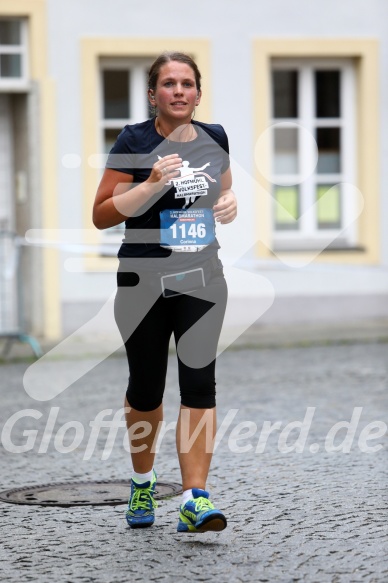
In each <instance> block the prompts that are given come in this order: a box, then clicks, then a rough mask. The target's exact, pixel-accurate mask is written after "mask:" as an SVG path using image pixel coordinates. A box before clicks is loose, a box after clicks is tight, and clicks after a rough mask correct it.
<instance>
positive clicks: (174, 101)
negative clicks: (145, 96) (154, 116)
mask: <svg viewBox="0 0 388 583" xmlns="http://www.w3.org/2000/svg"><path fill="white" fill-rule="evenodd" d="M154 96H155V102H154V103H155V105H156V107H157V108H158V116H159V117H164V118H170V119H175V120H179V121H180V122H182V123H184V122H186V123H188V122H189V121H190V120H191V115H192V112H193V111H194V108H195V106H196V105H198V104H199V102H200V99H201V92H200V91H198V89H197V86H196V84H195V75H194V71H193V69H192V68H191V67H190V66H189V65H186V63H180V62H179V61H170V62H168V63H166V64H165V65H163V66H162V67H161V68H160V71H159V76H158V81H157V84H156V90H155V91H154Z"/></svg>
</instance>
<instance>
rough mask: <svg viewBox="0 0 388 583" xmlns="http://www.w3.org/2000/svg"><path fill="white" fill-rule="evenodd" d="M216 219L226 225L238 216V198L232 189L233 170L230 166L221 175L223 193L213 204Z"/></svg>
mask: <svg viewBox="0 0 388 583" xmlns="http://www.w3.org/2000/svg"><path fill="white" fill-rule="evenodd" d="M213 211H214V219H215V220H216V221H218V222H220V223H221V225H226V224H227V223H231V222H232V221H234V219H235V218H236V216H237V200H236V197H235V194H234V192H233V190H232V172H231V170H230V167H229V168H228V169H227V170H226V172H224V173H223V174H222V175H221V193H220V196H219V197H218V199H217V202H216V204H215V205H214V206H213Z"/></svg>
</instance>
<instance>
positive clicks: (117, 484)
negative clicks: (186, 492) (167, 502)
mask: <svg viewBox="0 0 388 583" xmlns="http://www.w3.org/2000/svg"><path fill="white" fill-rule="evenodd" d="M129 491H130V481H129V480H109V481H100V482H58V483H57V484H43V485H41V486H25V487H24V488H13V489H12V490H5V491H4V492H0V501H2V502H10V503H11V504H38V505H40V506H103V505H107V504H110V505H112V506H115V505H118V504H127V502H128V496H129ZM181 493H182V486H181V485H180V484H177V483H175V482H157V485H156V490H155V498H156V499H157V500H161V499H162V498H170V497H172V496H177V495H178V494H181Z"/></svg>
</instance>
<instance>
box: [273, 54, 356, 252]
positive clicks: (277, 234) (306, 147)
mask: <svg viewBox="0 0 388 583" xmlns="http://www.w3.org/2000/svg"><path fill="white" fill-rule="evenodd" d="M276 69H282V70H285V69H291V70H297V71H298V117H297V118H272V119H271V125H273V124H276V127H277V128H280V127H290V124H292V125H294V124H295V123H296V124H298V125H300V126H302V127H303V128H304V129H305V130H307V132H300V133H299V136H298V138H299V139H298V161H299V174H295V175H290V174H281V175H280V174H279V175H276V176H275V175H274V174H273V175H272V183H273V184H276V185H282V184H284V185H290V184H298V187H299V201H300V219H299V229H298V230H291V229H290V230H276V228H275V219H274V208H273V212H272V225H273V226H272V234H273V237H272V247H273V249H274V250H282V251H283V250H291V251H292V250H308V249H310V250H313V249H316V248H323V247H326V246H328V248H336V249H346V248H354V247H356V246H357V241H358V229H357V223H356V222H352V223H351V224H350V226H349V227H348V228H346V229H344V228H343V226H341V227H340V228H338V229H334V228H333V229H318V227H317V225H316V213H315V212H314V209H313V205H314V203H315V201H316V186H317V184H333V185H334V184H337V183H344V184H342V187H341V195H340V196H341V219H342V223H343V224H349V223H350V220H347V217H353V216H356V213H355V209H354V208H350V206H349V205H353V204H355V203H353V202H352V200H353V197H348V196H346V195H344V193H345V192H346V188H349V187H347V186H346V185H349V184H350V185H356V180H357V176H356V107H357V105H356V71H355V65H354V61H353V60H352V59H350V58H349V59H347V58H342V59H341V58H330V59H329V58H328V59H323V58H317V59H312V58H311V59H310V58H300V59H292V58H290V59H280V58H274V59H273V60H272V68H271V70H272V71H273V70H276ZM317 69H319V70H323V69H326V70H330V69H332V70H333V69H335V70H340V71H341V75H340V114H341V117H339V118H315V116H314V104H315V92H314V72H315V70H317ZM271 86H272V83H271ZM322 127H339V128H341V142H340V169H341V172H340V173H338V174H317V173H316V172H314V173H313V174H311V175H309V176H308V177H307V178H305V179H304V180H303V181H300V175H306V174H308V172H306V168H311V167H312V165H313V162H312V156H313V154H314V153H313V152H312V149H311V142H310V140H309V136H308V134H310V135H312V136H315V132H316V129H317V128H322ZM271 156H274V144H273V132H272V137H271ZM349 199H350V201H349ZM273 206H275V204H274V205H273Z"/></svg>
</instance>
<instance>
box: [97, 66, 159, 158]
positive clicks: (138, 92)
mask: <svg viewBox="0 0 388 583" xmlns="http://www.w3.org/2000/svg"><path fill="white" fill-rule="evenodd" d="M151 64H152V59H140V58H139V59H102V60H101V98H102V99H101V130H102V136H101V139H102V144H103V149H104V151H105V152H106V153H108V152H109V150H110V149H111V147H112V146H113V144H114V143H115V141H116V138H117V135H118V134H119V133H120V131H121V130H122V128H123V127H124V126H125V125H126V124H133V123H138V122H141V121H144V120H145V119H146V118H147V117H150V110H149V103H148V98H147V79H148V69H149V67H150V66H151Z"/></svg>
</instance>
